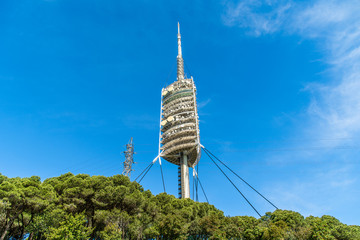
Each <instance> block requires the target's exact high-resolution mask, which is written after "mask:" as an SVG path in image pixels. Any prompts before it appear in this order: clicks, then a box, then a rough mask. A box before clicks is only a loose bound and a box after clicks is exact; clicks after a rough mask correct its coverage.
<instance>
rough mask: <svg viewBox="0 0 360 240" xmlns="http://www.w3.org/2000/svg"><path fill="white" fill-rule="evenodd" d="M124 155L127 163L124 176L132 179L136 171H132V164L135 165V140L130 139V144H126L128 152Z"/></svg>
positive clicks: (125, 163)
mask: <svg viewBox="0 0 360 240" xmlns="http://www.w3.org/2000/svg"><path fill="white" fill-rule="evenodd" d="M124 154H125V161H124V170H123V172H122V174H123V175H125V176H128V177H129V178H130V176H131V172H132V171H134V170H133V169H132V164H133V163H134V144H133V138H130V141H129V143H128V144H126V151H124Z"/></svg>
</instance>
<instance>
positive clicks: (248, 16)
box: [223, 0, 360, 214]
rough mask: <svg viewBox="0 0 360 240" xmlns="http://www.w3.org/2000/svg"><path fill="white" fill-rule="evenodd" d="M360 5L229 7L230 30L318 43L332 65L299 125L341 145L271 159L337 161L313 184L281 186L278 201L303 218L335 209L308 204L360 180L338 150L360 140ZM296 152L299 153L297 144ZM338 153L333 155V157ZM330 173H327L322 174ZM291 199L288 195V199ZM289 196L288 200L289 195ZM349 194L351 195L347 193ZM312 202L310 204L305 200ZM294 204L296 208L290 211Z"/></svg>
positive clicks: (313, 88)
mask: <svg viewBox="0 0 360 240" xmlns="http://www.w3.org/2000/svg"><path fill="white" fill-rule="evenodd" d="M359 13H360V3H359V1H353V0H348V1H341V0H338V1H336V0H327V1H326V0H316V1H312V2H310V3H308V2H297V3H295V2H293V1H275V0H274V1H264V2H261V1H252V0H245V1H241V2H239V3H237V4H234V3H229V2H228V3H226V4H225V13H224V16H223V21H224V24H225V25H228V26H233V27H234V26H238V27H241V28H245V29H246V30H247V31H248V32H249V33H250V34H251V35H253V36H257V37H260V36H261V35H265V34H273V33H276V32H279V33H286V34H293V35H297V36H300V37H301V38H303V39H312V40H314V41H316V43H317V44H318V46H319V49H320V50H321V51H322V52H323V54H324V58H323V61H324V62H325V63H326V64H327V66H328V69H327V71H326V74H327V75H328V76H330V77H329V79H328V81H327V83H312V84H309V85H308V86H306V88H305V91H309V93H310V94H311V102H310V104H309V106H308V107H307V110H306V111H305V113H300V112H299V113H298V115H299V116H300V115H301V116H303V115H305V116H306V118H307V119H306V120H308V121H305V122H308V124H305V125H304V124H301V125H300V124H299V126H298V128H299V129H298V130H297V131H298V132H296V133H295V132H294V134H296V135H300V136H301V137H304V138H310V139H311V138H313V139H337V140H336V141H331V142H323V143H321V146H320V147H327V148H328V149H329V150H328V151H326V152H310V153H306V152H305V153H302V154H300V153H299V152H296V153H293V154H292V153H289V154H282V155H281V154H277V155H276V156H275V155H271V156H269V161H268V163H269V162H272V161H274V162H277V163H279V162H283V163H286V161H299V160H301V159H303V160H309V159H312V161H314V162H318V161H324V162H325V161H326V160H327V159H335V158H336V159H337V161H338V162H343V166H344V168H341V169H340V170H339V169H337V168H338V165H336V166H335V165H334V166H328V165H325V164H324V165H323V166H322V167H317V171H318V172H317V173H316V175H315V176H314V178H313V179H311V180H310V179H308V180H307V181H306V180H305V181H301V182H296V180H295V179H293V180H292V181H289V182H288V183H283V185H279V187H278V188H279V191H278V192H277V193H276V194H280V195H279V196H280V197H279V196H278V197H277V198H278V199H279V198H280V199H285V200H284V202H283V204H285V205H286V206H288V207H290V208H292V209H294V210H296V209H299V208H300V209H302V210H303V211H301V212H309V213H313V214H324V212H326V211H328V210H329V209H331V208H335V206H336V204H337V202H338V200H339V199H334V201H327V202H326V201H325V202H324V201H323V202H321V200H319V201H318V202H317V204H313V203H312V204H311V205H308V204H307V202H309V199H324V197H322V196H325V198H326V196H327V197H328V198H330V197H331V194H330V193H332V192H333V191H335V190H341V189H344V188H345V187H348V186H351V185H352V186H355V185H356V181H357V177H356V176H351V175H349V174H350V172H351V171H353V170H352V168H351V165H350V163H349V162H347V161H349V160H348V159H351V158H352V159H354V154H353V156H351V157H350V156H349V155H350V154H348V153H343V154H341V153H339V152H336V151H337V150H338V148H339V146H343V145H344V143H345V142H346V144H349V143H351V144H352V145H358V144H356V142H354V141H353V142H351V141H349V139H359V137H360V14H359ZM301 144H302V147H305V148H306V147H311V146H313V142H311V141H309V142H308V143H305V144H304V143H301ZM292 147H297V146H296V144H295V145H294V146H292ZM331 150H333V152H332V151H331ZM323 169H326V171H327V172H326V173H325V172H323V171H324V170H323ZM309 189H313V190H316V189H321V191H320V193H318V194H317V193H313V194H310V193H307V192H306V191H309ZM285 193H286V194H285ZM284 194H285V195H286V196H285V195H284ZM344 194H346V193H344ZM306 198H307V201H305V200H304V199H306ZM289 202H292V203H294V204H295V205H296V206H295V205H293V206H289V204H287V203H289Z"/></svg>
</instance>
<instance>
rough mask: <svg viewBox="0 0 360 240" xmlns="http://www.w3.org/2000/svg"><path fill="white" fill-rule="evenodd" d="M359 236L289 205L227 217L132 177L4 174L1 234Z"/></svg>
mask: <svg viewBox="0 0 360 240" xmlns="http://www.w3.org/2000/svg"><path fill="white" fill-rule="evenodd" d="M25 236H28V239H29V240H43V239H54V240H56V239H67V240H72V239H74V240H75V239H76V240H81V239H96V240H98V239H103V240H119V239H241V240H262V239H264V240H267V239H282V240H295V239H300V240H302V239H303V240H317V239H337V240H350V239H351V240H353V239H360V227H359V226H348V225H345V224H342V223H341V222H340V221H339V220H337V219H336V218H334V217H331V216H326V215H325V216H322V217H321V218H319V217H313V216H310V217H307V218H304V217H303V216H302V215H301V214H299V213H297V212H293V211H287V210H276V211H274V212H269V213H266V214H265V216H263V217H262V218H260V219H256V218H254V217H249V216H235V217H228V216H224V213H223V212H222V211H220V210H218V209H216V208H215V207H214V206H212V205H209V204H207V203H199V202H194V201H192V200H190V199H177V198H175V197H174V196H172V195H168V194H165V193H161V194H159V195H157V196H154V195H152V194H151V192H150V191H144V189H143V188H142V186H141V185H139V184H138V183H136V182H131V181H130V180H129V178H127V177H125V176H122V175H116V176H112V177H104V176H89V175H86V174H79V175H73V174H71V173H67V174H63V175H61V176H59V177H54V178H49V179H46V180H45V181H43V182H41V181H40V178H39V177H35V176H34V177H30V178H8V177H6V176H3V175H1V174H0V240H4V239H10V238H11V239H23V238H24V237H25Z"/></svg>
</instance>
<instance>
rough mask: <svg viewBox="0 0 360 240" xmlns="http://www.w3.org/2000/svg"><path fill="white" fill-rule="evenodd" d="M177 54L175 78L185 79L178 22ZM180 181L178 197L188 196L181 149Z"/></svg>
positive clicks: (185, 157)
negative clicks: (179, 194)
mask: <svg viewBox="0 0 360 240" xmlns="http://www.w3.org/2000/svg"><path fill="white" fill-rule="evenodd" d="M177 39H178V55H177V80H178V81H182V80H184V79H185V76H184V75H185V74H184V60H183V58H182V50H181V35H180V23H179V22H178V34H177ZM179 173H180V179H179V180H180V181H179V187H180V189H179V190H180V191H179V193H181V196H180V198H190V182H189V166H188V152H187V151H186V150H185V151H182V152H181V153H180V165H179Z"/></svg>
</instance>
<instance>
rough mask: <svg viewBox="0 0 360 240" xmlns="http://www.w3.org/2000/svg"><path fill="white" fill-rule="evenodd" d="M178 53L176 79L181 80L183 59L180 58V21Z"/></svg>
mask: <svg viewBox="0 0 360 240" xmlns="http://www.w3.org/2000/svg"><path fill="white" fill-rule="evenodd" d="M177 39H178V55H177V57H176V59H177V80H178V81H179V80H183V79H184V78H185V76H184V75H185V74H184V60H183V58H182V50H181V35H180V23H178V34H177Z"/></svg>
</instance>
